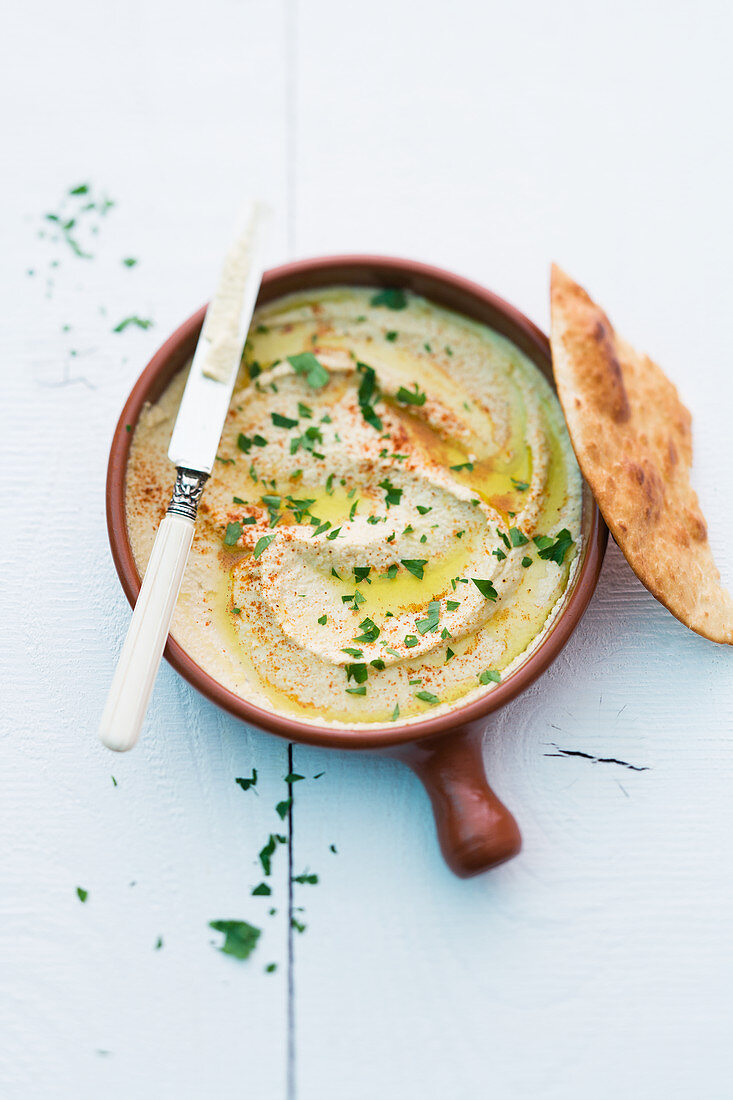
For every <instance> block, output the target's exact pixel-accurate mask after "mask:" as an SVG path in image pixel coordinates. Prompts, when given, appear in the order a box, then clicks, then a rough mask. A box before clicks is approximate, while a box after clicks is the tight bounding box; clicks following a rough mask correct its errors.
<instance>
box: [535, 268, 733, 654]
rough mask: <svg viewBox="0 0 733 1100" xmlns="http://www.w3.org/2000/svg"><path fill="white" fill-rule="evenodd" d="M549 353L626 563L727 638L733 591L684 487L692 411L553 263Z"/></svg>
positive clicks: (582, 459) (681, 613) (701, 628)
mask: <svg viewBox="0 0 733 1100" xmlns="http://www.w3.org/2000/svg"><path fill="white" fill-rule="evenodd" d="M551 300H552V361H553V368H554V372H555V380H556V382H557V389H558V394H559V397H560V402H561V404H562V407H563V411H564V413H565V419H566V421H567V425H568V429H569V431H570V437H571V439H572V443H573V447H574V449H575V453H576V455H577V458H578V463H579V465H580V468H581V470H582V471H583V475H584V476H585V479H586V481H587V482H588V484H589V485H590V487H591V489H592V490H593V495H594V496H595V498H596V501H597V502H598V507H599V508H600V510H601V513H602V515H603V518H604V519H605V521H606V523H607V524H608V527H609V529H610V531H611V533H612V535H613V537H614V538H615V539H616V542H617V543H618V545H619V546H620V548H621V550H622V552H623V554H624V555H625V557H626V560H627V561H628V563H629V565H630V566H631V568H632V569H633V570H634V572H635V573H636V575H637V577H638V578H639V580H640V581H641V582H642V584H644V585H646V587H647V588H648V589H649V591H650V592H651V593H652V595H654V596H656V598H657V599H658V600H659V601H660V603H663V604H664V606H665V607H667V608H669V610H670V611H671V612H672V614H673V615H676V617H677V618H678V619H679V620H680V622H682V623H684V624H685V626H689V627H690V629H691V630H694V631H695V632H696V633H697V634H702V636H703V637H705V638H710V639H711V640H712V641H714V642H724V643H727V644H728V645H733V599H731V597H730V595H729V593H728V592H727V591H726V590H725V589H724V588H723V587H722V586H721V584H720V573H719V572H718V570H717V568H716V565H715V562H714V561H713V555H712V552H711V550H710V544H709V543H708V535H707V527H706V524H705V519H704V517H703V514H702V512H701V511H700V505H699V503H698V500H697V494H696V493H695V491H694V489H693V488H692V486H691V485H690V479H689V469H690V465H691V463H692V433H691V425H692V418H691V416H690V413H689V412H688V410H687V409H686V408H685V406H684V405H683V404H682V402H681V401H680V399H679V397H678V395H677V390H676V389H675V387H674V386H673V385H672V383H671V382H670V381H669V379H668V378H667V377H666V376H665V375H664V373H663V372H662V371H661V370H660V368H659V367H658V366H657V365H656V364H655V363H653V362H652V361H651V359H649V358H648V357H647V356H646V355H640V354H639V353H638V352H636V351H634V349H633V348H632V347H630V345H629V344H627V343H626V341H625V340H623V339H622V338H621V337H620V336H619V335H618V334H617V333H616V332H615V331H614V329H613V327H612V325H611V323H610V321H609V320H608V318H607V317H606V315H605V313H604V312H603V310H602V309H600V307H599V306H597V305H596V304H595V302H593V301H592V299H591V298H590V297H589V296H588V295H587V294H586V292H585V291H584V290H583V288H582V287H580V286H578V284H577V283H574V282H573V280H572V279H571V278H570V277H569V276H568V275H566V274H565V272H564V271H561V270H560V268H559V267H557V266H556V265H553V268H552V285H551Z"/></svg>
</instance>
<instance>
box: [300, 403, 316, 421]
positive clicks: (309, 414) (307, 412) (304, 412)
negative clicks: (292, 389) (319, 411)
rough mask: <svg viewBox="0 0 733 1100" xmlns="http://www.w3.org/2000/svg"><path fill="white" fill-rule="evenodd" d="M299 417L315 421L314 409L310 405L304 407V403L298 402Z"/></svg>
mask: <svg viewBox="0 0 733 1100" xmlns="http://www.w3.org/2000/svg"><path fill="white" fill-rule="evenodd" d="M298 416H302V417H304V418H305V419H307V420H312V419H313V409H311V408H310V407H309V406H308V405H304V404H303V402H302V401H299V402H298Z"/></svg>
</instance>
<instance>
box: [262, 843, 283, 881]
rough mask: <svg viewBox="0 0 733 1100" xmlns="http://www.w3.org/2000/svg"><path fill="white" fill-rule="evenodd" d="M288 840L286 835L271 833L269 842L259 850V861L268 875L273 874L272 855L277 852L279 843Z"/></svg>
mask: <svg viewBox="0 0 733 1100" xmlns="http://www.w3.org/2000/svg"><path fill="white" fill-rule="evenodd" d="M286 842H287V838H286V837H284V836H283V837H281V836H280V834H279V833H270V836H269V837H268V840H267V844H265V846H264V848H262V849H261V850H260V852H259V861H260V863H261V864H262V870H263V871H264V872H265V874H266V875H271V874H272V857H273V856H274V854H275V849H276V848H277V846H278V844H285V843H286Z"/></svg>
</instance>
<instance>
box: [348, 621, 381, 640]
mask: <svg viewBox="0 0 733 1100" xmlns="http://www.w3.org/2000/svg"><path fill="white" fill-rule="evenodd" d="M359 629H360V630H361V634H359V635H358V636H357V637H356V638H354V641H355V642H376V640H377V638H378V637H379V635H380V630H379V627H378V626H377V624H376V623H375V622H374V620H373V619H370V618H366V619H362V620H361V622H360V623H359Z"/></svg>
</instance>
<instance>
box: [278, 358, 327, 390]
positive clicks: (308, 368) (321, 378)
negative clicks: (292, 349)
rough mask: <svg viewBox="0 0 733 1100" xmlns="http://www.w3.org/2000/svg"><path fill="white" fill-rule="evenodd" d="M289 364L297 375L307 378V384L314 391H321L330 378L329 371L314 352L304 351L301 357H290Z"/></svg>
mask: <svg viewBox="0 0 733 1100" xmlns="http://www.w3.org/2000/svg"><path fill="white" fill-rule="evenodd" d="M288 363H290V366H291V367H292V368H293V370H294V371H295V373H296V374H302V375H304V376H305V380H306V382H307V383H308V385H309V386H310V387H311V388H312V389H314V390H320V389H321V388H322V387H323V386H325V385H326V383H327V382H328V380H329V378H330V375H329V373H328V371H327V370H326V368H325V367H324V366H323V364H322V363H319V361H318V360H317V359H316V357H315V355H314V354H313V352H312V351H302V352H301V353H300V355H289V356H288Z"/></svg>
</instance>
